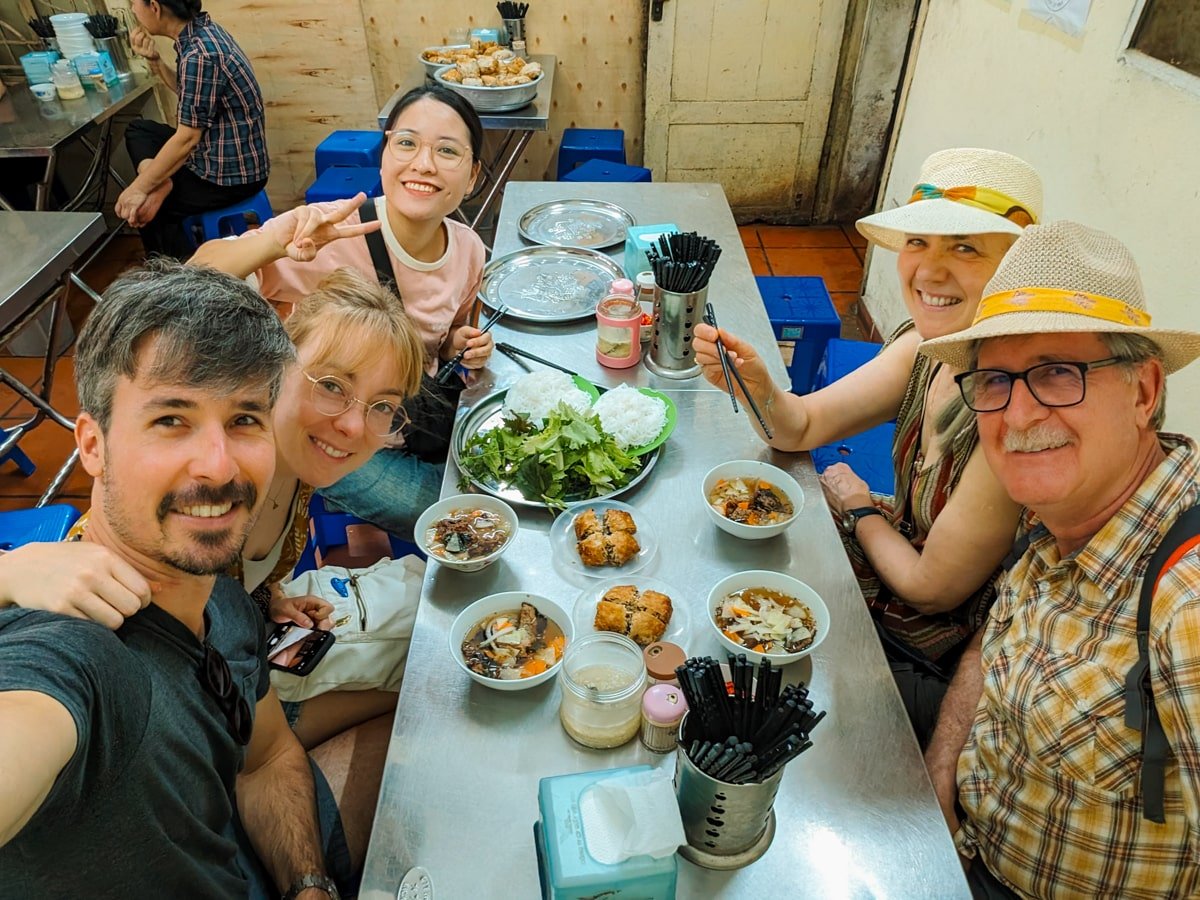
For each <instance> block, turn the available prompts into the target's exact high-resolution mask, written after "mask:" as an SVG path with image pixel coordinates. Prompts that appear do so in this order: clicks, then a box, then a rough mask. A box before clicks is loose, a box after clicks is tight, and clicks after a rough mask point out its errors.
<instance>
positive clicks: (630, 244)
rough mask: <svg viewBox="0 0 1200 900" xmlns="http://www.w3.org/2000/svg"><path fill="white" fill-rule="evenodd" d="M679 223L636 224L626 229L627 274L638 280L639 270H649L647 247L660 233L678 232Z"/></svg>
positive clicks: (630, 278)
mask: <svg viewBox="0 0 1200 900" xmlns="http://www.w3.org/2000/svg"><path fill="white" fill-rule="evenodd" d="M678 232H679V226H678V225H670V224H666V225H634V226H631V227H630V228H626V229H625V274H626V275H627V276H629V280H630V281H637V277H638V272H649V271H650V261H649V260H648V259H646V248H647V247H649V246H650V245H651V244H654V243H656V242H657V241H658V236H659V235H660V234H677V233H678Z"/></svg>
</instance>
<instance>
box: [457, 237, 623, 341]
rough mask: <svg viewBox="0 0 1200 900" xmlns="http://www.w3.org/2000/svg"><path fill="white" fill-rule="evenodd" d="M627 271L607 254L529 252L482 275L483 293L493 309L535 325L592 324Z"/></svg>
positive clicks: (566, 250) (502, 261)
mask: <svg viewBox="0 0 1200 900" xmlns="http://www.w3.org/2000/svg"><path fill="white" fill-rule="evenodd" d="M624 277H625V271H624V269H622V268H621V267H620V266H619V265H617V264H616V263H615V262H613V261H612V260H611V259H609V258H608V257H607V256H605V255H604V254H603V253H598V252H596V251H595V250H586V249H583V248H581V247H545V246H539V247H526V248H525V249H523V250H516V251H514V252H512V253H509V254H507V255H505V256H501V257H499V258H498V259H493V260H492V261H491V262H490V263H488V264H487V268H485V269H484V270H483V285H482V286H481V287H480V290H479V294H480V297H481V298H482V299H483V302H484V303H485V304H486V305H487V306H488V307H489V308H491V309H499V308H500V307H501V306H508V311H507V312H505V315H506V316H509V317H511V318H514V319H525V320H526V321H530V322H574V321H576V320H578V319H590V318H591V317H593V316H594V315H595V314H596V304H597V303H599V302H600V301H601V300H603V299H604V297H605V296H606V295H607V294H608V290H609V287H610V286H611V285H612V283H613V281H615V280H616V279H618V278H624Z"/></svg>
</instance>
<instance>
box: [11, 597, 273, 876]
mask: <svg viewBox="0 0 1200 900" xmlns="http://www.w3.org/2000/svg"><path fill="white" fill-rule="evenodd" d="M205 612H206V617H207V621H208V627H207V632H206V637H207V639H208V641H209V643H211V644H212V646H213V647H214V648H216V649H217V650H218V651H219V652H220V653H221V654H222V656H224V657H225V659H226V661H227V662H228V664H229V669H230V672H231V673H232V675H233V683H234V686H235V687H236V688H237V689H238V690H239V691H240V692H241V694H242V696H244V697H245V698H246V699H247V700H248V701H249V702H250V706H251V709H253V708H254V705H255V701H256V700H258V699H261V698H262V697H263V696H264V695H265V694H266V692H267V689H268V687H269V685H270V681H269V678H268V672H267V666H266V662H265V659H264V658H263V643H264V642H263V626H262V618H261V616H260V615H259V614H258V612H257V610H256V609H255V608H254V605H253V603H252V601H251V600H250V598H249V597H248V596H247V594H246V592H245V591H244V590H243V589H242V587H241V585H239V584H237V583H236V582H234V581H232V580H230V579H228V578H224V577H221V578H218V579H217V584H216V586H215V587H214V589H213V593H212V595H211V596H210V597H209V602H208V605H207V607H206V609H205ZM203 658H204V650H203V646H202V645H201V643H200V641H198V640H197V639H196V636H195V635H194V634H192V633H191V632H190V631H189V630H188V629H187V628H186V627H185V626H184V625H183V624H182V623H181V622H179V621H178V620H177V619H175V618H173V617H172V616H170V615H168V614H167V613H166V612H164V611H163V610H162V609H160V608H159V607H157V606H154V605H150V606H148V607H146V609H144V610H142V611H141V612H140V613H138V614H137V615H135V616H133V617H132V618H130V619H129V620H128V621H127V622H126V623H125V625H124V626H122V628H121V629H120V630H119V631H118V632H116V633H113V632H110V631H108V630H107V629H105V628H103V627H102V626H100V625H96V624H94V623H92V622H84V621H81V620H79V619H73V618H68V617H66V616H59V615H55V614H52V613H44V612H38V611H31V610H22V609H10V610H0V691H14V690H25V691H37V692H39V693H43V694H46V695H48V696H50V697H53V698H54V699H56V700H58V701H59V702H60V703H62V704H63V706H65V707H66V708H67V710H68V711H69V712H70V713H71V716H72V718H73V719H74V720H75V728H76V731H77V734H78V744H77V747H76V750H75V754H74V755H73V756H72V758H71V760H70V762H68V763H67V765H66V767H65V768H64V769H63V770H62V772H61V773H60V774H59V776H58V779H57V780H56V781H55V784H54V787H53V789H52V790H51V792H50V794H49V796H48V797H47V798H46V801H45V802H44V803H43V804H42V806H41V807H40V808H39V809H38V811H37V812H36V813H35V814H34V816H33V817H32V818H31V819H30V820H29V822H28V823H27V824H26V825H25V827H24V828H22V829H21V831H20V832H18V833H17V835H16V837H15V838H13V840H11V841H10V842H9V843H8V844H7V845H5V846H4V847H0V894H3V895H4V896H11V897H21V898H29V900H34V898H43V897H47V898H49V897H63V898H68V897H70V898H77V897H109V896H111V897H172V898H184V897H206V898H208V897H240V896H245V895H246V890H247V887H246V882H245V879H244V877H243V875H242V872H241V869H240V867H239V866H238V863H237V859H236V857H237V849H238V848H237V843H236V840H235V838H234V831H233V827H232V820H233V789H234V784H235V780H236V777H237V773H238V772H239V771H240V770H241V768H242V765H243V763H244V760H245V748H244V747H242V746H240V745H238V744H237V742H236V741H234V740H233V738H232V737H231V735H230V732H229V729H228V727H227V725H226V717H225V714H224V713H223V712H222V711H221V707H220V705H219V704H218V703H217V701H216V699H215V698H214V696H213V695H212V694H211V693H210V692H209V691H208V689H207V688H206V687H205V686H204V683H203V682H202V680H201V668H202V661H203Z"/></svg>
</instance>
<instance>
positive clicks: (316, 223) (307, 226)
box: [279, 191, 382, 262]
mask: <svg viewBox="0 0 1200 900" xmlns="http://www.w3.org/2000/svg"><path fill="white" fill-rule="evenodd" d="M366 199H367V195H366V194H364V193H362V192H361V191H360V192H359V193H358V194H356V195H355V196H354V197H351V198H350V199H349V200H339V201H338V202H337V203H336V204H334V205H333V206H332V207H326V208H325V209H321V208H319V207H317V206H298V207H296V209H294V210H292V211H291V213H290V214H289V221H288V227H290V233H287V232H285V233H284V234H283V235H280V236H279V243H280V244H281V245H282V246H283V249H284V252H285V253H287V255H288V257H289V258H290V259H294V260H295V261H296V262H310V261H311V260H313V259H315V258H316V255H317V253H318V252H319V251H320V249H321V248H322V247H324V246H325V245H326V244H329V243H332V242H333V241H337V240H341V239H343V238H349V237H357V236H358V235H360V234H369V233H370V232H372V231H378V230H379V229H380V228H381V227H382V223H381V222H379V221H373V222H360V223H359V224H357V225H344V224H342V223H344V222H345V221H346V219H347V218H348V217H349V216H350V214H351V213H352V212H354V211H355V210H356V209H358V208H359V207H360V206H362V205H363V202H364V201H365V200H366ZM280 218H281V219H283V218H285V217H283V216H281V217H280Z"/></svg>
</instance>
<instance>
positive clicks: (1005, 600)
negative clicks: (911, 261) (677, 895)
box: [921, 222, 1200, 898]
mask: <svg viewBox="0 0 1200 900" xmlns="http://www.w3.org/2000/svg"><path fill="white" fill-rule="evenodd" d="M921 351H922V352H923V353H927V354H928V355H929V356H931V357H934V358H935V359H940V360H942V361H944V362H946V363H948V364H950V365H953V366H956V367H958V368H960V369H963V370H965V371H963V373H962V374H961V375H959V376H958V379H957V380H958V384H959V387H960V389H961V391H962V396H963V400H964V401H965V402H966V404H967V405H968V406H969V407H970V408H971V409H973V410H974V411H975V413H976V415H977V417H978V424H979V435H980V442H981V444H982V446H983V448H984V452H985V454H986V456H987V460H988V463H989V465H990V466H991V467H992V469H993V471H994V472H995V473H996V475H997V477H998V478H999V479H1000V481H1001V483H1002V484H1003V485H1004V487H1005V489H1006V490H1007V491H1008V492H1009V494H1010V495H1011V496H1012V497H1013V499H1014V500H1016V501H1017V502H1018V503H1021V504H1024V505H1025V506H1026V508H1027V512H1026V514H1025V516H1024V518H1023V521H1022V529H1021V534H1020V536H1019V538H1018V541H1017V546H1016V547H1015V548H1014V553H1013V556H1012V557H1010V565H1009V568H1008V569H1007V571H1006V572H1005V574H1003V575H1002V576H1001V578H1000V583H999V585H998V591H997V598H996V603H995V605H994V606H993V608H992V611H991V614H990V617H989V619H988V623H987V625H986V626H985V628H984V629H983V631H981V632H980V633H979V634H978V635H977V636H976V638H975V640H974V641H973V642H972V646H971V647H970V649H969V650H968V651H967V653H966V654H965V655H964V657H963V661H962V663H961V664H960V666H959V669H958V672H957V674H956V676H955V679H954V681H953V682H952V683H951V685H950V688H949V690H948V692H947V693H946V696H945V698H944V700H943V702H942V705H941V711H940V716H939V718H938V721H937V726H936V730H935V731H934V735H933V739H932V741H931V743H930V746H929V749H928V751H927V752H926V764H927V765H928V767H929V771H930V775H931V777H932V778H933V781H934V785H935V788H936V789H937V791H938V795H939V799H940V800H941V802H942V807H943V811H944V812H945V814H946V819H947V822H948V823H949V824H950V827H951V830H952V831H953V832H954V838H955V842H956V844H957V846H958V847H959V850H960V852H961V853H962V854H963V856H964V858H965V859H967V860H972V862H971V863H970V864H969V865H970V868H969V870H968V879H969V881H970V882H971V886H972V890H973V892H974V893H975V895H976V896H978V897H1011V896H1023V897H1064V896H1073V897H1074V896H1099V897H1121V898H1131V897H1156V898H1158V897H1194V896H1196V895H1197V894H1198V893H1200V859H1198V857H1197V855H1196V852H1195V843H1194V842H1195V837H1194V836H1195V835H1196V834H1197V833H1200V602H1198V601H1200V552H1198V551H1197V542H1196V541H1195V539H1194V535H1195V533H1196V530H1200V528H1197V522H1198V521H1200V520H1197V519H1196V513H1195V512H1193V511H1191V510H1192V508H1193V507H1194V506H1196V504H1197V502H1198V500H1200V487H1198V485H1197V471H1198V466H1197V448H1196V444H1195V442H1194V441H1192V440H1191V439H1190V438H1187V437H1184V436H1182V435H1173V434H1167V433H1163V432H1160V431H1159V429H1160V428H1161V426H1162V423H1163V418H1164V403H1165V399H1166V375H1168V374H1170V373H1171V372H1174V371H1176V370H1177V369H1180V368H1182V367H1183V366H1185V365H1187V364H1188V363H1190V362H1191V361H1192V360H1194V359H1195V358H1196V357H1197V356H1200V335H1198V334H1196V333H1193V332H1185V331H1169V330H1166V329H1161V328H1154V327H1151V324H1150V315H1149V313H1148V312H1147V311H1146V303H1145V299H1144V296H1143V292H1142V285H1141V281H1140V278H1139V276H1138V272H1137V267H1136V266H1135V264H1134V261H1133V258H1132V257H1131V256H1130V254H1129V251H1128V250H1127V249H1126V248H1125V247H1124V246H1122V245H1121V244H1120V243H1119V242H1118V241H1116V240H1115V239H1113V238H1111V237H1109V236H1108V235H1106V234H1102V233H1100V232H1098V231H1094V230H1091V229H1088V228H1085V227H1083V226H1081V225H1077V224H1075V223H1071V222H1059V223H1054V224H1050V225H1042V226H1031V227H1030V228H1028V229H1027V230H1026V231H1025V233H1024V234H1023V235H1022V236H1021V237H1020V238H1018V240H1017V242H1016V243H1015V244H1014V245H1013V247H1012V249H1011V250H1010V251H1009V253H1008V255H1007V256H1006V257H1005V259H1004V261H1003V262H1002V263H1001V264H1000V268H999V269H998V270H997V272H996V275H995V276H994V277H993V279H992V281H991V282H990V283H989V284H988V286H987V288H986V289H985V291H984V299H983V301H982V302H981V303H980V307H979V312H978V313H977V314H976V317H975V321H974V323H973V324H972V326H971V327H970V328H969V329H967V330H965V331H961V332H958V333H956V334H953V335H949V336H946V337H942V338H937V339H934V340H930V341H926V342H925V343H923V344H922V345H921ZM1181 518H1182V519H1183V522H1182V523H1180V524H1181V526H1183V527H1179V528H1176V529H1175V531H1173V532H1172V534H1171V535H1170V536H1169V537H1167V538H1166V539H1164V535H1166V534H1167V532H1168V530H1170V529H1171V527H1172V525H1173V524H1175V523H1176V522H1177V521H1178V520H1180V519H1181ZM1188 528H1191V529H1192V530H1190V531H1188V530H1187V529H1188ZM1189 536H1193V537H1192V539H1191V540H1190V541H1189V540H1187V539H1188V538H1189ZM1179 543H1182V547H1181V549H1180V550H1179V551H1178V552H1175V553H1174V554H1173V555H1170V557H1169V558H1167V559H1165V561H1164V560H1163V559H1162V558H1161V557H1162V556H1163V555H1164V553H1165V551H1168V550H1170V549H1171V548H1172V547H1174V546H1175V545H1176V544H1179ZM1164 544H1165V546H1164ZM1156 551H1159V555H1158V556H1156ZM1151 566H1152V567H1153V571H1149V569H1150V567H1151ZM1144 578H1146V579H1150V580H1149V582H1148V584H1147V585H1146V586H1145V587H1146V590H1145V592H1144V596H1143V579H1144ZM1139 606H1141V607H1142V608H1141V609H1139ZM1139 615H1140V620H1139ZM1139 631H1141V632H1142V634H1141V635H1139Z"/></svg>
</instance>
